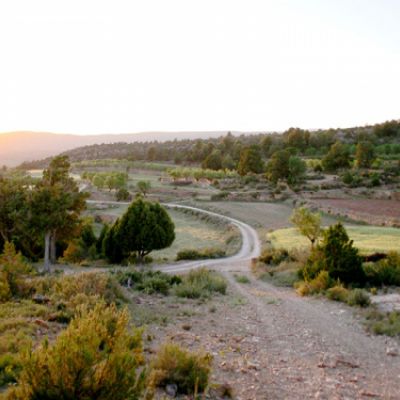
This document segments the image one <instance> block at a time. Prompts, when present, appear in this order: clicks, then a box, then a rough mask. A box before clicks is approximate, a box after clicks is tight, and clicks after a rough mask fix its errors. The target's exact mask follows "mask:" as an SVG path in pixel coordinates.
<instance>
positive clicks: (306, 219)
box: [290, 207, 321, 247]
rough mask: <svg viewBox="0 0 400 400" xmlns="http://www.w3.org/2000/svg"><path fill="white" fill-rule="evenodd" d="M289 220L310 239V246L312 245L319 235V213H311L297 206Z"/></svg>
mask: <svg viewBox="0 0 400 400" xmlns="http://www.w3.org/2000/svg"><path fill="white" fill-rule="evenodd" d="M290 221H291V222H292V223H293V224H294V225H295V226H296V228H297V229H298V230H299V232H300V233H301V234H302V235H303V236H305V237H306V238H307V239H308V240H310V242H311V247H314V244H315V242H316V241H317V240H318V238H319V237H320V235H321V215H320V214H319V213H312V212H311V211H310V210H308V209H307V208H305V207H299V208H296V209H295V210H294V211H293V214H292V216H291V217H290Z"/></svg>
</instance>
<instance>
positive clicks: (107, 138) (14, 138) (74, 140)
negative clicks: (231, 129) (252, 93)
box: [0, 131, 225, 166]
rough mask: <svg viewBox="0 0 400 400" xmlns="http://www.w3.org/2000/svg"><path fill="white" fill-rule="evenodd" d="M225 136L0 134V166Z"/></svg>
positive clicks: (171, 133)
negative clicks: (114, 146)
mask: <svg viewBox="0 0 400 400" xmlns="http://www.w3.org/2000/svg"><path fill="white" fill-rule="evenodd" d="M223 133H225V132H143V133H128V134H103V135H72V134H55V133H50V132H29V131H22V132H6V133H0V165H7V166H15V165H18V164H20V163H22V162H24V161H32V160H38V159H43V158H46V157H49V156H54V155H56V154H59V153H61V152H64V151H67V150H70V149H74V148H76V147H82V146H88V145H94V144H102V143H116V142H126V143H132V142H145V141H155V140H157V141H162V142H163V141H166V140H174V139H197V138H209V137H218V136H221V135H222V134H223Z"/></svg>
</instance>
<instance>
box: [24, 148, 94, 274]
mask: <svg viewBox="0 0 400 400" xmlns="http://www.w3.org/2000/svg"><path fill="white" fill-rule="evenodd" d="M69 170H70V164H69V161H68V158H67V157H61V156H60V157H55V158H53V160H52V161H51V163H50V165H49V167H48V168H47V169H45V170H44V171H43V178H42V180H41V181H40V182H39V183H38V184H37V185H36V187H35V189H34V190H33V192H32V201H31V211H32V213H31V214H32V219H31V222H32V225H33V226H34V229H35V230H36V232H37V233H38V234H43V235H44V269H45V271H47V272H48V271H49V270H50V262H54V261H55V244H56V240H57V238H58V239H59V238H60V237H63V238H67V237H71V236H73V235H74V234H76V233H77V232H76V228H77V227H78V225H79V222H80V219H79V216H80V213H81V212H82V211H83V210H84V208H85V207H86V198H87V194H86V193H81V192H79V188H78V185H77V184H76V182H75V181H74V180H73V178H71V177H70V176H69Z"/></svg>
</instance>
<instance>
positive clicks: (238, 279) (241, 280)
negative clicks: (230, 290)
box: [235, 275, 250, 283]
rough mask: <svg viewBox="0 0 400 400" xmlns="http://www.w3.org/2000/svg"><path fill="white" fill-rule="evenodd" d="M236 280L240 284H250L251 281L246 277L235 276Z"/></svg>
mask: <svg viewBox="0 0 400 400" xmlns="http://www.w3.org/2000/svg"><path fill="white" fill-rule="evenodd" d="M235 280H236V282H238V283H250V279H249V278H248V277H247V276H246V275H235Z"/></svg>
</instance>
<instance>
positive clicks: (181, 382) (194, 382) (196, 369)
mask: <svg viewBox="0 0 400 400" xmlns="http://www.w3.org/2000/svg"><path fill="white" fill-rule="evenodd" d="M211 361H212V358H211V356H210V355H209V354H207V353H195V352H189V351H187V350H185V349H182V348H181V347H180V346H179V345H177V344H174V343H167V344H165V345H164V346H163V347H162V348H161V349H160V350H159V352H158V353H157V356H156V358H155V360H154V361H153V363H152V365H151V372H150V375H149V382H150V385H151V386H155V387H157V386H165V385H168V384H175V385H177V388H178V393H185V394H193V393H194V394H197V393H200V392H203V391H204V390H205V389H206V388H207V385H208V379H209V375H210V372H211Z"/></svg>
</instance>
